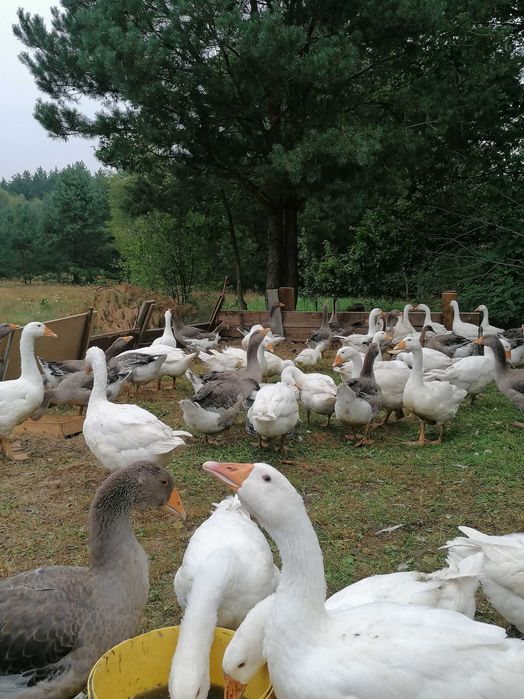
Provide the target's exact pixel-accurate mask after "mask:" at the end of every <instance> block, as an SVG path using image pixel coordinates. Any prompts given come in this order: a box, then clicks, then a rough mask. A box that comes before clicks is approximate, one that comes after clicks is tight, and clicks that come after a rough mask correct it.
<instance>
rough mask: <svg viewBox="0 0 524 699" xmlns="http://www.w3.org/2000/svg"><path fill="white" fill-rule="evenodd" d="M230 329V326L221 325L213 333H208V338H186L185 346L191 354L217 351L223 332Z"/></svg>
mask: <svg viewBox="0 0 524 699" xmlns="http://www.w3.org/2000/svg"><path fill="white" fill-rule="evenodd" d="M228 328H229V325H227V324H226V323H220V325H218V326H217V327H216V328H215V330H213V332H209V333H206V335H207V336H208V337H202V338H197V337H194V338H189V339H188V338H186V340H185V344H186V347H187V349H189V350H190V351H191V352H205V351H207V350H212V349H216V348H217V347H218V343H219V342H220V340H221V339H222V338H221V337H220V333H221V332H222V331H223V330H227V329H228Z"/></svg>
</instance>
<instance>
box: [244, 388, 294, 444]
mask: <svg viewBox="0 0 524 699" xmlns="http://www.w3.org/2000/svg"><path fill="white" fill-rule="evenodd" d="M297 394H298V389H296V388H295V387H294V386H289V385H287V384H285V383H283V382H282V381H279V382H278V383H270V384H266V385H265V386H262V387H261V388H260V390H259V391H257V394H256V396H255V401H254V403H253V405H252V406H251V407H250V408H249V410H248V411H247V417H248V420H249V421H250V422H251V424H252V425H253V428H254V430H255V432H256V433H257V434H258V446H259V447H262V438H265V439H275V438H280V447H281V448H282V447H283V446H284V439H285V436H286V434H288V432H292V431H293V429H294V428H295V425H296V424H297V422H298V418H299V414H298V404H297Z"/></svg>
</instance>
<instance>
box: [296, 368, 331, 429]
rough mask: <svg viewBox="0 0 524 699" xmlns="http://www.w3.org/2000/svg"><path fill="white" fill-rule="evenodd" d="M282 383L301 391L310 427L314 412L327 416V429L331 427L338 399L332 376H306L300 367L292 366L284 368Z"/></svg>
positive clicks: (314, 374) (301, 399)
mask: <svg viewBox="0 0 524 699" xmlns="http://www.w3.org/2000/svg"><path fill="white" fill-rule="evenodd" d="M282 381H283V382H284V383H286V384H288V385H291V386H293V385H294V386H296V387H297V388H298V389H299V391H300V402H301V403H302V405H303V406H304V408H305V409H306V415H307V424H308V425H309V424H310V416H311V413H312V412H313V413H318V414H319V415H327V424H326V427H328V426H329V423H330V420H331V416H332V415H333V413H334V412H335V401H336V399H337V386H336V384H335V382H334V381H333V379H332V378H331V376H326V375H325V374H318V373H313V374H305V373H304V372H303V371H301V370H300V369H299V368H298V367H296V366H293V365H290V366H286V367H284V369H283V371H282Z"/></svg>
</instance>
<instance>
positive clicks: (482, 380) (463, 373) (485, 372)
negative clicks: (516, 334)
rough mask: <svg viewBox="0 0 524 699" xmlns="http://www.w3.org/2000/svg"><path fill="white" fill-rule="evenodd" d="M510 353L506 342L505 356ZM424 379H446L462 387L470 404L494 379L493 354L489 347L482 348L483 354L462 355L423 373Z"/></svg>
mask: <svg viewBox="0 0 524 699" xmlns="http://www.w3.org/2000/svg"><path fill="white" fill-rule="evenodd" d="M509 354H510V348H509V343H508V350H507V356H509ZM424 379H425V380H426V381H447V382H448V383H451V384H453V385H454V386H457V388H462V389H464V390H465V391H466V392H467V394H468V396H470V398H471V405H473V403H474V402H475V399H476V397H477V396H478V395H480V394H481V393H483V392H484V391H485V390H486V389H487V388H488V386H489V385H490V384H491V382H492V381H493V380H494V379H495V354H494V352H493V350H492V349H491V348H490V347H487V346H486V347H485V348H484V354H483V355H480V356H476V357H464V358H463V359H459V360H457V361H455V362H454V363H453V364H452V365H451V366H449V367H447V368H446V369H435V370H433V371H427V372H425V374H424Z"/></svg>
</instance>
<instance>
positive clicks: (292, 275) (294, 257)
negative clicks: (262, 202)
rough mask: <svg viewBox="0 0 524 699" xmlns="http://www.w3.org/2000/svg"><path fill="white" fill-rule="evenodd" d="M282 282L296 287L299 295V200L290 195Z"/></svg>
mask: <svg viewBox="0 0 524 699" xmlns="http://www.w3.org/2000/svg"><path fill="white" fill-rule="evenodd" d="M282 282H283V283H282V284H281V285H280V286H290V287H292V288H293V289H295V298H297V295H298V202H297V199H296V197H295V196H294V195H290V196H289V197H287V199H286V200H285V202H284V236H283V253H282Z"/></svg>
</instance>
